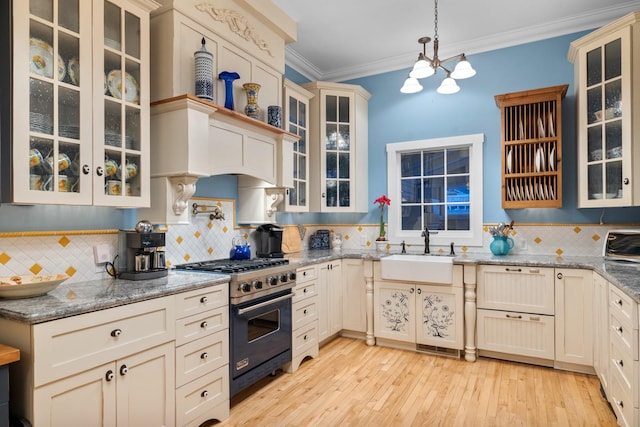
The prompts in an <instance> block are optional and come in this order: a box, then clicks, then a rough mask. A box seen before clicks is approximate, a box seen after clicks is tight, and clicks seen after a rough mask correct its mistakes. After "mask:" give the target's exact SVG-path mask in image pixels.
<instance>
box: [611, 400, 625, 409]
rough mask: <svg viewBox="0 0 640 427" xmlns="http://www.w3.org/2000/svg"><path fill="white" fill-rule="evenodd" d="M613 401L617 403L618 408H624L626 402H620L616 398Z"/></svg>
mask: <svg viewBox="0 0 640 427" xmlns="http://www.w3.org/2000/svg"><path fill="white" fill-rule="evenodd" d="M613 401H614V402H616V406H619V407H621V408H624V402H623V401H622V400H618V399H615V398H614V399H613Z"/></svg>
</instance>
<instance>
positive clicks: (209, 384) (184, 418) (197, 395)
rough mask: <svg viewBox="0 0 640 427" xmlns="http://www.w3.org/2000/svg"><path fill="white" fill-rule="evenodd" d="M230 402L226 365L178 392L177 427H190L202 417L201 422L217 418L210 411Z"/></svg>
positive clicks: (227, 366) (227, 367) (179, 389)
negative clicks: (185, 426) (189, 425)
mask: <svg viewBox="0 0 640 427" xmlns="http://www.w3.org/2000/svg"><path fill="white" fill-rule="evenodd" d="M228 400H229V365H224V366H221V367H220V368H218V369H216V370H215V371H213V372H211V373H210V374H207V375H205V376H203V377H200V378H198V379H197V380H194V381H192V382H190V383H188V384H186V385H184V386H182V387H180V388H178V389H177V390H176V425H178V426H184V425H188V424H189V423H191V422H192V421H193V420H195V419H197V418H198V417H202V416H205V417H203V419H202V420H201V421H206V420H207V419H209V418H212V417H216V415H215V413H213V412H210V411H212V409H214V408H215V407H216V406H217V405H219V404H221V403H224V402H225V401H228ZM199 424H200V422H199V423H196V425H199Z"/></svg>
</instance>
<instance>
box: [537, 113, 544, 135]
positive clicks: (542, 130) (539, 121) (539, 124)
mask: <svg viewBox="0 0 640 427" xmlns="http://www.w3.org/2000/svg"><path fill="white" fill-rule="evenodd" d="M545 136H546V135H545V133H544V125H543V124H542V119H541V118H540V117H538V138H544V137H545Z"/></svg>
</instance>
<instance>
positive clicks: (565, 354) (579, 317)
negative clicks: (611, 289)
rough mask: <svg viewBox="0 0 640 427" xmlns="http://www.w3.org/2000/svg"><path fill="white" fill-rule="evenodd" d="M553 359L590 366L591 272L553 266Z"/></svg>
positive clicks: (591, 346) (591, 363)
mask: <svg viewBox="0 0 640 427" xmlns="http://www.w3.org/2000/svg"><path fill="white" fill-rule="evenodd" d="M555 287H556V290H555V296H556V311H555V316H556V360H558V361H561V362H567V363H576V364H579V365H584V366H593V320H594V312H593V311H592V308H593V273H592V272H591V271H587V270H577V269H556V283H555Z"/></svg>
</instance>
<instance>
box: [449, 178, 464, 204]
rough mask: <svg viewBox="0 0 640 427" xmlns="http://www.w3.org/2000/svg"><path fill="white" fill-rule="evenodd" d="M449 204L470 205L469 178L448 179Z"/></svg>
mask: <svg viewBox="0 0 640 427" xmlns="http://www.w3.org/2000/svg"><path fill="white" fill-rule="evenodd" d="M447 203H469V176H468V175H464V176H454V177H451V178H447Z"/></svg>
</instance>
